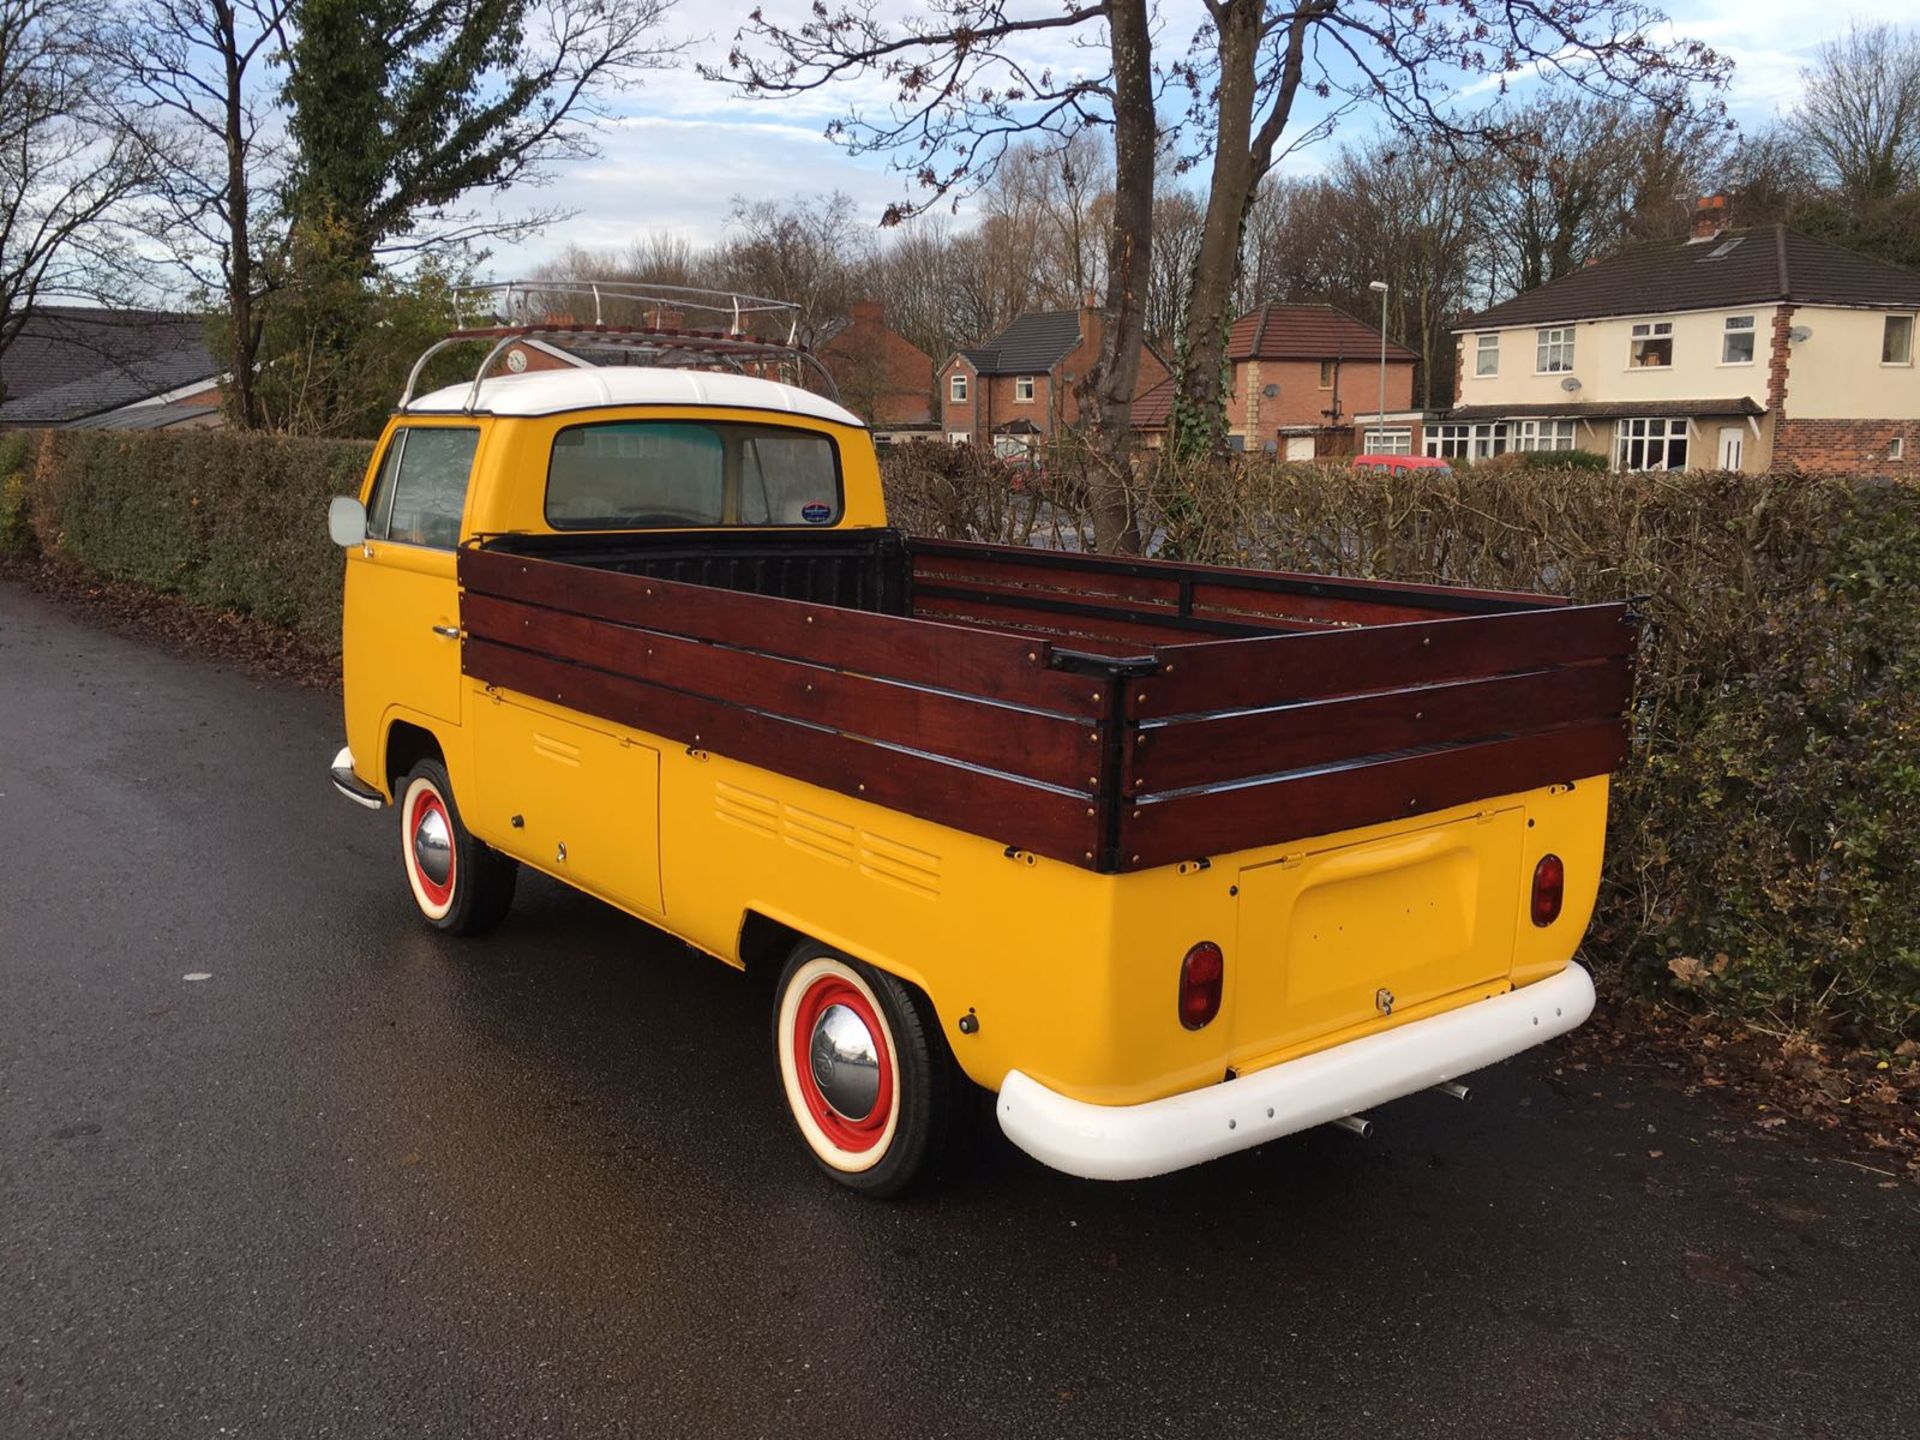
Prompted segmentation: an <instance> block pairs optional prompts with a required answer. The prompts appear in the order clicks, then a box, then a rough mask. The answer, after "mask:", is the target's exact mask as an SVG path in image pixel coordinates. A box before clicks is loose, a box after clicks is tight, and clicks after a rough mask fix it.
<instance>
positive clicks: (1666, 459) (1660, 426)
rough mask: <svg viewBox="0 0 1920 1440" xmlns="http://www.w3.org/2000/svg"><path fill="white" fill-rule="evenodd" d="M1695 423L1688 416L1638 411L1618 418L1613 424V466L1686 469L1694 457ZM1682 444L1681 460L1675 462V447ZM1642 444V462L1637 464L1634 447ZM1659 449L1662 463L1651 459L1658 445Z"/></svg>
mask: <svg viewBox="0 0 1920 1440" xmlns="http://www.w3.org/2000/svg"><path fill="white" fill-rule="evenodd" d="M1692 429H1693V427H1692V426H1691V424H1689V422H1687V421H1686V420H1674V419H1669V418H1667V417H1666V416H1656V415H1635V416H1629V417H1627V418H1625V419H1621V420H1616V421H1614V424H1613V468H1614V469H1616V470H1626V471H1635V472H1646V471H1661V470H1685V469H1686V468H1687V467H1688V465H1689V464H1690V463H1691V462H1692V459H1693V435H1692ZM1676 441H1678V442H1679V445H1680V463H1679V464H1678V465H1676V464H1674V463H1673V447H1674V443H1675V442H1676ZM1636 442H1637V443H1638V444H1639V445H1640V446H1641V454H1640V463H1639V464H1637V465H1635V464H1632V463H1630V462H1631V460H1632V455H1631V451H1632V449H1633V446H1634V444H1635V443H1636ZM1656 446H1657V447H1658V449H1659V463H1658V464H1653V463H1649V462H1650V461H1652V459H1653V456H1654V449H1655V447H1656Z"/></svg>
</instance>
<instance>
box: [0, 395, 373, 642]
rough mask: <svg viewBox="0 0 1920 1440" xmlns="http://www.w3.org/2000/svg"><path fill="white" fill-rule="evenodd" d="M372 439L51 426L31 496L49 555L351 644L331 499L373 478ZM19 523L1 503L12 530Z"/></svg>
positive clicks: (40, 445) (27, 493) (33, 473)
mask: <svg viewBox="0 0 1920 1440" xmlns="http://www.w3.org/2000/svg"><path fill="white" fill-rule="evenodd" d="M371 448H372V447H371V446H369V445H367V444H364V443H361V442H356V441H338V440H307V439H292V438H287V437H282V436H274V435H257V434H246V433H242V432H238V431H228V430H197V431H196V430H189V431H175V432H172V433H169V434H160V435H142V434H127V433H124V432H116V431H112V430H56V431H49V432H45V433H43V434H42V435H40V436H39V437H38V438H37V451H38V453H37V455H36V456H35V458H34V462H33V464H32V465H31V467H30V469H29V472H28V478H27V481H26V484H25V486H24V497H23V498H24V501H25V508H26V510H27V515H28V519H29V520H30V522H31V527H32V532H33V534H34V535H35V536H36V537H37V541H38V546H39V548H40V549H41V550H43V551H45V552H46V553H47V554H50V555H60V556H65V557H66V558H68V559H71V560H74V561H77V562H78V563H79V564H81V565H82V566H84V567H86V568H87V569H88V570H91V571H93V572H95V573H96V574H99V575H104V576H108V577H110V578H112V579H116V580H129V581H132V582H134V583H136V584H140V585H146V586H150V587H151V588H153V589H155V590H159V591H163V592H165V593H167V594H173V595H181V596H184V597H186V598H187V599H189V600H193V601H196V602H197V603H199V604H202V605H209V606H212V607H214V608H216V609H220V610H234V611H239V612H241V613H243V614H247V615H254V616H257V617H259V618H260V619H262V620H267V621H271V622H272V623H274V624H277V625H284V626H287V627H288V628H289V629H293V630H298V631H300V632H302V633H303V634H305V635H308V636H310V637H312V638H313V639H316V640H319V641H321V642H322V643H324V644H327V645H330V646H335V647H337V646H338V644H339V640H340V577H341V560H340V551H339V549H338V548H337V547H335V546H334V545H333V544H332V542H331V541H329V540H328V538H327V519H326V511H327V501H328V500H329V499H331V498H332V497H333V496H335V495H340V494H344V493H347V492H349V491H352V490H355V489H357V488H358V487H359V484H360V477H361V475H362V473H363V472H364V471H365V469H366V464H367V457H368V455H369V454H370V453H371ZM14 523H15V524H17V523H18V522H17V520H16V521H15V522H14ZM7 525H8V521H7V519H6V513H5V512H4V511H3V510H0V535H4V534H5V533H6V530H7Z"/></svg>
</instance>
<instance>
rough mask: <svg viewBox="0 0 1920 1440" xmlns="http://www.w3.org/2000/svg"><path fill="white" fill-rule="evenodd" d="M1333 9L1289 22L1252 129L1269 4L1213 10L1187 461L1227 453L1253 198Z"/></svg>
mask: <svg viewBox="0 0 1920 1440" xmlns="http://www.w3.org/2000/svg"><path fill="white" fill-rule="evenodd" d="M1330 9H1331V3H1330V0H1303V3H1301V4H1300V5H1299V6H1298V7H1297V8H1296V9H1295V11H1294V13H1293V17H1292V19H1291V20H1290V21H1289V22H1288V26H1287V49H1286V57H1285V60H1284V61H1283V63H1282V68H1281V72H1280V80H1279V83H1278V85H1277V86H1276V87H1275V93H1274V99H1273V109H1272V110H1271V111H1270V112H1269V113H1268V115H1267V118H1266V119H1265V120H1264V121H1262V122H1261V124H1260V128H1259V130H1258V131H1255V130H1254V127H1253V112H1254V106H1255V103H1256V102H1257V101H1258V99H1259V93H1258V92H1259V88H1260V87H1259V81H1258V65H1259V59H1260V48H1261V41H1262V35H1261V31H1262V27H1263V25H1264V24H1265V20H1266V6H1265V4H1264V3H1260V0H1221V3H1220V4H1219V5H1218V6H1217V8H1216V10H1215V14H1214V25H1215V29H1216V33H1217V37H1218V46H1217V51H1216V54H1217V58H1218V62H1219V109H1218V112H1217V113H1218V119H1219V128H1218V133H1217V134H1216V135H1215V137H1214V140H1215V143H1214V152H1213V175H1212V181H1211V183H1210V184H1209V186H1208V190H1207V216H1206V222H1205V224H1204V226H1203V228H1202V230H1201V233H1200V249H1199V251H1198V253H1197V254H1196V255H1195V257H1194V262H1193V278H1192V281H1191V283H1190V284H1189V285H1188V287H1187V318H1186V324H1185V327H1184V329H1183V331H1182V334H1181V342H1180V347H1179V349H1180V353H1179V357H1178V358H1177V359H1176V360H1175V362H1174V369H1175V373H1176V375H1177V376H1178V388H1179V398H1178V399H1177V400H1176V402H1175V404H1174V411H1173V435H1172V443H1173V447H1174V449H1175V451H1176V452H1177V453H1179V454H1183V455H1195V454H1202V455H1209V454H1219V453H1221V452H1223V451H1224V450H1225V449H1226V443H1227V413H1226V381H1227V331H1228V330H1229V329H1230V328H1231V327H1232V324H1233V320H1234V315H1233V313H1232V312H1233V300H1234V295H1235V292H1236V290H1237V288H1238V281H1239V275H1240V246H1241V242H1242V239H1243V237H1244V236H1245V234H1246V228H1247V216H1248V215H1249V214H1250V213H1251V211H1252V210H1253V200H1254V195H1255V194H1256V192H1257V191H1258V190H1259V186H1260V182H1261V180H1263V179H1264V178H1265V177H1266V173H1267V171H1268V170H1269V169H1270V168H1271V167H1272V165H1273V147H1274V144H1275V142H1276V141H1278V140H1279V138H1280V136H1281V134H1282V133H1283V132H1284V131H1285V130H1286V128H1287V119H1288V117H1289V115H1291V113H1292V111H1293V99H1294V96H1295V94H1296V93H1297V92H1298V91H1299V88H1300V76H1301V71H1302V69H1303V66H1304V57H1305V50H1306V38H1307V33H1308V31H1309V30H1310V29H1311V28H1312V26H1313V25H1314V24H1316V23H1317V22H1318V21H1319V20H1320V19H1321V18H1323V16H1324V15H1325V14H1326V13H1327V11H1328V10H1330Z"/></svg>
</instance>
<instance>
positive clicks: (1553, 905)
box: [1533, 855, 1567, 925]
mask: <svg viewBox="0 0 1920 1440" xmlns="http://www.w3.org/2000/svg"><path fill="white" fill-rule="evenodd" d="M1566 896H1567V867H1566V866H1565V865H1563V864H1561V863H1560V857H1559V856H1558V855H1542V856H1541V857H1540V863H1539V864H1538V865H1536V866H1534V867H1533V923H1534V924H1536V925H1551V924H1552V923H1553V922H1554V921H1556V920H1558V919H1559V918H1560V902H1561V901H1563V900H1565V899H1566Z"/></svg>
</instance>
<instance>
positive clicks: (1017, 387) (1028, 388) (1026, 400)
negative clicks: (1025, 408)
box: [1013, 375, 1034, 405]
mask: <svg viewBox="0 0 1920 1440" xmlns="http://www.w3.org/2000/svg"><path fill="white" fill-rule="evenodd" d="M1033 391H1034V384H1033V376H1031V375H1016V376H1014V377H1013V403H1014V404H1016V405H1031V404H1032V403H1033Z"/></svg>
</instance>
